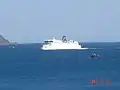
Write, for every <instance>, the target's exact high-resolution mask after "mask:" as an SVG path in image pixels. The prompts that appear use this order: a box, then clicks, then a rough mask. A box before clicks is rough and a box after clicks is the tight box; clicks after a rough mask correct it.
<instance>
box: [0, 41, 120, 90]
mask: <svg viewBox="0 0 120 90" xmlns="http://www.w3.org/2000/svg"><path fill="white" fill-rule="evenodd" d="M82 44H83V45H84V46H85V47H88V48H89V49H87V50H50V51H49V50H48V51H47V50H45V51H44V50H41V44H39V43H32V44H17V45H0V90H120V43H119V42H114V43H112V42H103V43H102V42H99V43H82ZM92 53H96V54H97V55H99V57H96V58H91V55H92Z"/></svg>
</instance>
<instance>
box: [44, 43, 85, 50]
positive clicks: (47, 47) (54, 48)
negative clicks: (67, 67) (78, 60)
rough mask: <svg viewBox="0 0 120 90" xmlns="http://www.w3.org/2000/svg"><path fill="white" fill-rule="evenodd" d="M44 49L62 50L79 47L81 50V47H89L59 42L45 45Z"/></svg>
mask: <svg viewBox="0 0 120 90" xmlns="http://www.w3.org/2000/svg"><path fill="white" fill-rule="evenodd" d="M42 49H43V50H62V49H64V50H65V49H67V50H68V49H77V50H80V49H82V50H83V49H87V48H82V47H81V46H80V45H70V44H69V45H68V44H58V45H50V46H49V45H44V46H43V47H42Z"/></svg>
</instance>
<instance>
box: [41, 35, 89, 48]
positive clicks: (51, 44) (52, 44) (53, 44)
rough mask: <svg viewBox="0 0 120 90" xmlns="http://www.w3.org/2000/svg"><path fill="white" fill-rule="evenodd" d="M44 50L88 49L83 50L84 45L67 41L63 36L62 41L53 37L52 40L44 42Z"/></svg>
mask: <svg viewBox="0 0 120 90" xmlns="http://www.w3.org/2000/svg"><path fill="white" fill-rule="evenodd" d="M41 49H42V50H63V49H67V50H68V49H77V50H80V49H88V48H82V45H80V44H79V42H77V41H75V40H67V39H66V36H63V37H62V39H56V38H55V37H53V38H52V39H48V40H44V44H43V45H42V48H41Z"/></svg>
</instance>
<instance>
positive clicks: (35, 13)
mask: <svg viewBox="0 0 120 90" xmlns="http://www.w3.org/2000/svg"><path fill="white" fill-rule="evenodd" d="M119 4H120V0H0V34H1V35H3V36H4V37H5V38H6V39H8V40H10V41H13V42H18V43H32V42H37V43H38V42H43V40H45V39H50V38H52V37H56V38H58V39H59V38H61V37H62V36H63V35H65V36H67V38H68V39H74V40H77V41H80V42H116V41H120V5H119Z"/></svg>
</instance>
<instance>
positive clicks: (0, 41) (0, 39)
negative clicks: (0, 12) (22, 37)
mask: <svg viewBox="0 0 120 90" xmlns="http://www.w3.org/2000/svg"><path fill="white" fill-rule="evenodd" d="M8 43H10V42H9V41H8V40H7V39H5V38H4V37H3V36H2V35H0V44H8Z"/></svg>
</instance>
